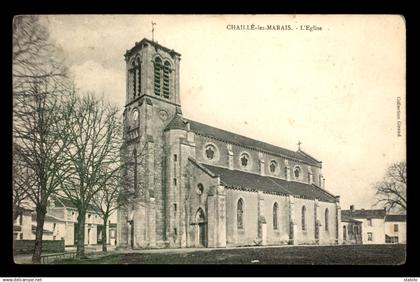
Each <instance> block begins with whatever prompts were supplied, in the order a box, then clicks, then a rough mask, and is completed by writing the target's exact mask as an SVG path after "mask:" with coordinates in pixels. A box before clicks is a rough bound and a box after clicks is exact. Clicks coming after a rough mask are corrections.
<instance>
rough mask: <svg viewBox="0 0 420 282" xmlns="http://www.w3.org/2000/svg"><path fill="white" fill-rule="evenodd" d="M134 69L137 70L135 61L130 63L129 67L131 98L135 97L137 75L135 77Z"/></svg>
mask: <svg viewBox="0 0 420 282" xmlns="http://www.w3.org/2000/svg"><path fill="white" fill-rule="evenodd" d="M136 71H137V67H136V63H135V62H132V63H131V69H130V78H131V83H132V85H133V88H132V89H133V98H135V97H136V93H137V77H136Z"/></svg>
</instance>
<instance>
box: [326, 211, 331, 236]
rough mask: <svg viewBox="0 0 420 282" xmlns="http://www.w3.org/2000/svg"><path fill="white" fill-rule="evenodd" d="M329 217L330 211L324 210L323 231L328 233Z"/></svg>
mask: <svg viewBox="0 0 420 282" xmlns="http://www.w3.org/2000/svg"><path fill="white" fill-rule="evenodd" d="M329 216H330V211H329V210H328V209H325V231H328V228H329V227H328V217H329Z"/></svg>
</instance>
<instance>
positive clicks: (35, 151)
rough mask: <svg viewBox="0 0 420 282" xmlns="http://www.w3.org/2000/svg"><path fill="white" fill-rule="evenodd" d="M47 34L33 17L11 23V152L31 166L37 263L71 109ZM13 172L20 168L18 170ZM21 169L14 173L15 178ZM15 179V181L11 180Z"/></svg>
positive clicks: (30, 194) (61, 170)
mask: <svg viewBox="0 0 420 282" xmlns="http://www.w3.org/2000/svg"><path fill="white" fill-rule="evenodd" d="M57 54H58V52H57V49H56V48H55V47H54V46H53V45H51V44H50V42H49V39H48V32H47V30H46V29H45V28H44V27H43V26H42V25H41V24H40V23H39V20H38V18H37V17H36V16H17V17H15V19H14V22H13V142H14V144H15V146H14V152H15V153H16V154H18V155H19V160H20V161H22V163H23V164H24V165H23V166H21V167H26V168H30V170H31V177H33V183H31V185H29V186H28V187H27V188H28V189H27V191H26V192H27V193H26V194H27V196H28V198H29V199H30V200H31V201H32V202H33V204H34V205H35V210H36V221H37V227H36V236H35V247H34V254H33V257H32V261H33V262H34V263H40V261H41V251H42V237H43V229H44V219H45V214H46V212H47V204H48V199H49V197H50V195H51V194H53V193H55V192H56V190H57V189H59V187H60V182H59V179H60V178H61V177H59V174H62V173H65V172H66V169H65V166H64V165H63V164H62V163H61V159H60V158H59V156H60V155H61V153H62V151H63V148H65V147H66V146H67V145H68V139H67V138H66V135H65V134H63V129H64V128H66V126H67V124H66V122H67V121H68V120H69V119H68V117H69V116H70V114H69V113H70V112H71V107H70V108H67V107H66V108H63V103H62V100H63V99H65V97H66V96H68V94H69V93H68V89H69V85H70V84H69V81H68V80H67V78H66V69H65V68H64V67H62V63H61V62H59V61H58V59H57V57H58V56H57ZM16 169H20V168H19V167H16ZM22 173H24V172H23V171H15V173H14V177H17V176H18V175H21V174H22ZM15 180H17V178H16V179H15Z"/></svg>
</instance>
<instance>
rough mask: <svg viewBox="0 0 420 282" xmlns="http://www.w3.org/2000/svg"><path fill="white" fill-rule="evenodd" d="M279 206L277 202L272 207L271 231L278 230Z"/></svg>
mask: <svg viewBox="0 0 420 282" xmlns="http://www.w3.org/2000/svg"><path fill="white" fill-rule="evenodd" d="M278 223H279V205H278V204H277V202H275V203H274V205H273V229H274V230H277V229H278V228H279V224H278Z"/></svg>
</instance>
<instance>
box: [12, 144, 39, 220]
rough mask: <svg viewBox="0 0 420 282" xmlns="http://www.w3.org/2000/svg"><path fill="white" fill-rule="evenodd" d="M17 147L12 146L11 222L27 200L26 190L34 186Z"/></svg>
mask: <svg viewBox="0 0 420 282" xmlns="http://www.w3.org/2000/svg"><path fill="white" fill-rule="evenodd" d="M18 147H19V145H17V144H13V220H16V218H17V217H18V215H19V214H20V213H21V211H22V208H23V204H24V202H25V201H26V200H28V189H30V188H31V187H32V186H34V185H35V179H34V174H33V171H32V169H31V168H29V167H28V166H27V165H26V164H25V162H24V161H23V159H22V157H21V156H19V149H18Z"/></svg>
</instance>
